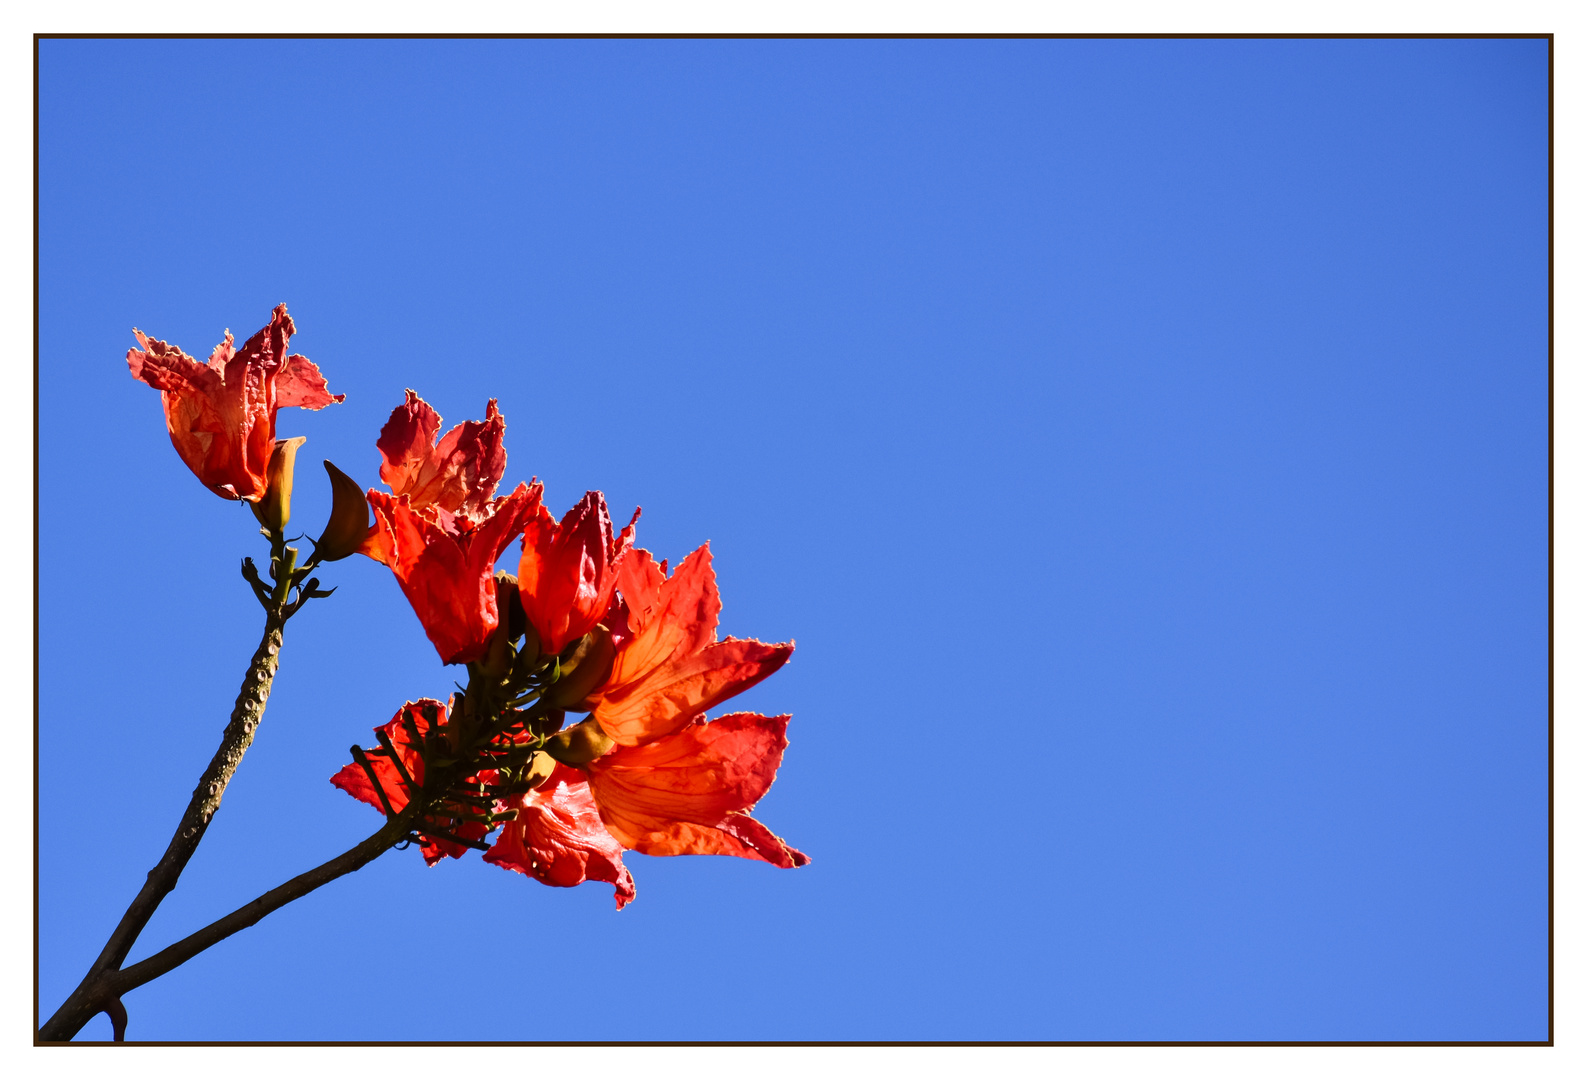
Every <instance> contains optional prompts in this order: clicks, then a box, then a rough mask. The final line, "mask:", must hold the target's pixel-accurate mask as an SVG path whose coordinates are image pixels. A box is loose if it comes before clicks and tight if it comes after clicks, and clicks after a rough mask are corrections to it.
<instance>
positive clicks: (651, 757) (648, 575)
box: [507, 545, 810, 868]
mask: <svg viewBox="0 0 1587 1080" xmlns="http://www.w3.org/2000/svg"><path fill="white" fill-rule="evenodd" d="M618 591H619V592H620V594H621V599H620V601H619V602H618V603H617V604H616V605H614V607H613V610H612V611H611V612H610V613H609V614H608V616H607V617H608V619H609V620H610V622H611V624H612V629H613V634H612V637H613V641H614V643H615V645H616V658H615V660H614V661H613V664H612V670H611V674H610V675H609V676H608V678H607V680H606V683H605V685H604V686H603V687H602V688H601V689H599V690H598V691H596V692H595V693H594V694H592V695H591V698H590V701H589V702H587V703H586V704H590V705H593V708H594V711H593V713H592V714H591V718H590V719H589V720H587V721H585V723H586V724H594V725H596V726H597V727H598V728H599V729H600V730H601V731H602V732H604V733H605V734H606V735H607V736H609V737H610V738H611V740H612V741H613V742H614V743H615V744H616V745H614V746H612V747H611V748H610V749H609V750H607V751H606V752H605V753H603V754H601V755H600V756H599V757H596V758H595V759H594V760H591V761H587V762H581V763H580V771H581V772H582V773H583V774H584V777H585V780H586V783H587V784H588V787H589V795H590V797H591V798H592V799H593V800H594V802H595V805H596V807H597V808H598V810H599V812H600V817H601V821H602V823H603V824H604V825H605V826H606V829H607V831H608V832H609V833H610V834H611V835H612V836H613V837H615V838H616V839H617V841H618V842H619V843H621V844H622V846H623V847H625V848H630V849H632V850H635V851H639V852H643V853H644V854H647V855H736V856H739V857H740V858H746V859H761V860H763V861H765V862H769V863H771V864H772V865H774V866H781V867H784V868H792V867H796V866H803V865H805V864H806V863H808V862H809V861H810V860H809V858H808V857H807V856H806V855H804V854H803V853H802V852H800V851H797V850H795V849H794V848H791V847H789V846H788V845H787V844H785V843H783V841H782V840H781V839H779V838H778V837H777V836H776V835H774V834H773V833H772V832H771V830H769V829H767V828H766V827H765V826H764V825H762V824H761V823H760V822H758V821H756V820H755V819H754V818H752V817H750V816H749V810H750V809H752V808H753V807H754V805H755V803H756V802H757V801H759V799H760V798H761V796H763V795H764V794H765V793H766V791H767V789H768V788H770V787H771V782H772V779H773V778H774V777H775V776H776V774H777V767H778V766H779V765H780V764H781V763H782V755H783V751H784V750H785V749H786V748H787V746H788V739H787V734H786V732H787V726H788V717H786V716H771V717H769V716H761V715H759V714H757V713H732V714H730V715H727V716H722V717H718V718H717V719H716V720H714V721H711V722H709V723H707V722H706V720H705V718H704V713H705V711H706V710H707V709H709V708H711V707H712V706H714V705H716V704H718V703H719V702H722V701H725V700H727V699H728V698H730V697H733V696H734V695H736V694H739V693H742V692H743V691H745V690H747V689H749V688H750V687H751V686H753V685H755V684H756V683H758V682H760V681H761V680H762V679H764V678H766V677H767V676H768V675H770V674H771V673H772V672H774V671H776V670H777V669H778V668H780V667H781V666H782V665H783V664H785V663H787V661H788V658H789V656H790V655H792V653H793V644H792V643H787V644H779V645H767V644H765V643H763V642H759V641H744V640H739V639H735V638H728V639H726V640H724V641H717V640H716V624H717V616H718V615H719V614H720V612H721V610H722V603H721V599H720V598H719V596H718V594H717V589H716V574H715V572H714V571H713V570H712V568H711V553H710V549H709V546H708V545H707V546H702V547H701V548H699V549H698V550H696V551H695V552H693V553H692V554H690V555H689V556H688V557H687V558H686V559H684V560H683V563H682V564H681V565H680V566H679V567H678V569H677V572H676V573H674V574H673V575H672V576H671V577H668V576H667V574H666V564H665V563H663V564H660V565H657V564H656V562H655V561H654V560H653V559H652V557H651V555H650V553H649V552H648V551H645V550H644V549H643V548H639V549H636V550H634V551H633V552H631V553H630V554H629V556H628V558H627V559H626V560H625V561H624V564H623V567H622V570H621V572H620V574H619V583H618ZM570 760H576V759H570ZM517 824H518V823H514V824H512V825H509V826H508V827H507V828H508V830H511V829H513V828H514V827H515V826H517Z"/></svg>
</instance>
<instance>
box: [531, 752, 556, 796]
mask: <svg viewBox="0 0 1587 1080" xmlns="http://www.w3.org/2000/svg"><path fill="white" fill-rule="evenodd" d="M556 767H557V762H556V759H555V758H553V757H552V756H551V755H550V754H548V753H546V752H545V751H544V750H536V751H535V752H534V756H533V757H531V758H530V759H529V768H528V769H527V770H526V771H525V772H524V776H523V778H524V783H526V784H528V785H529V790H530V791H533V790H534V789H535V788H537V787H539V786H540V785H541V784H543V783H545V782H546V781H547V780H549V779H550V778H551V773H552V770H554V769H555V768H556Z"/></svg>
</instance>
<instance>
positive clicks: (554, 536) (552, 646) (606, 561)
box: [518, 491, 639, 653]
mask: <svg viewBox="0 0 1587 1080" xmlns="http://www.w3.org/2000/svg"><path fill="white" fill-rule="evenodd" d="M638 520H639V511H638V510H635V511H634V517H633V519H632V520H630V521H629V523H628V527H627V528H625V529H624V530H623V531H622V532H621V533H620V534H618V535H617V536H613V535H612V519H611V516H610V515H609V514H608V513H607V510H606V498H605V496H603V495H602V494H601V493H600V492H598V491H587V492H585V493H584V498H582V499H580V500H579V501H578V503H577V504H576V505H574V507H573V508H572V509H571V510H569V511H568V512H567V513H566V514H564V515H563V517H562V521H561V522H560V523H558V522H557V521H555V520H554V519H553V518H552V517H551V513H550V511H548V510H546V509H545V508H544V507H543V506H542V507H540V508H539V510H538V511H537V512H536V513H535V515H534V516H533V517H532V518H531V519H530V520H529V521H528V523H527V524H526V525H525V527H524V534H523V555H522V556H521V557H520V559H519V561H518V595H519V598H520V599H521V600H522V601H523V606H524V614H525V615H526V616H527V617H528V619H529V622H530V623H531V624H532V625H533V626H534V628H535V631H536V633H538V634H539V635H540V644H541V648H542V649H544V650H545V651H546V652H548V653H553V652H561V651H562V648H563V646H565V645H567V644H568V642H570V641H576V640H578V639H579V638H581V637H583V636H584V635H585V634H587V633H589V632H590V631H591V630H592V629H594V628H595V624H596V623H598V622H600V621H601V617H602V616H603V615H605V614H606V610H607V608H609V607H610V606H611V602H612V594H613V593H614V592H615V591H616V589H617V581H618V573H619V570H620V568H621V564H622V562H623V557H624V555H626V554H627V553H628V550H629V548H630V547H632V545H633V541H634V522H635V521H638Z"/></svg>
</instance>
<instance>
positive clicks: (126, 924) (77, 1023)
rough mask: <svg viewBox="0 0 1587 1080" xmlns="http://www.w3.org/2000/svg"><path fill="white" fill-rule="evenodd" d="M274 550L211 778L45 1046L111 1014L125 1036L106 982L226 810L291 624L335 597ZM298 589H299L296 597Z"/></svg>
mask: <svg viewBox="0 0 1587 1080" xmlns="http://www.w3.org/2000/svg"><path fill="white" fill-rule="evenodd" d="M270 546H271V568H272V570H273V571H274V576H275V578H276V583H275V587H274V588H273V589H270V588H267V587H265V586H264V584H263V583H262V582H260V581H259V578H258V574H257V572H256V571H254V570H253V564H252V561H251V560H245V561H244V570H243V574H244V576H245V577H247V578H248V579H249V582H250V584H252V585H253V587H254V591H255V593H256V594H257V595H258V596H259V602H260V604H261V605H262V606H263V607H264V609H265V628H264V636H263V637H262V638H261V639H260V641H259V648H258V649H256V650H254V654H253V661H252V663H250V664H249V665H248V673H247V674H246V675H244V676H243V680H242V689H241V690H239V691H238V692H237V702H236V704H235V705H234V706H233V707H232V710H231V721H230V722H229V723H228V724H227V725H226V731H225V734H223V735H222V736H221V741H220V749H218V750H216V751H215V756H214V757H213V758H211V759H210V762H209V768H207V769H205V770H204V775H203V776H202V777H200V778H199V781H198V787H196V788H195V789H194V790H193V798H192V799H191V800H190V801H189V802H188V804H187V811H186V812H185V813H184V814H183V815H182V822H181V824H180V825H178V826H177V828H176V835H174V836H172V837H171V842H170V844H169V845H167V846H166V849H165V854H164V855H162V856H161V857H160V861H159V862H158V863H156V864H155V866H154V869H153V870H150V871H149V874H148V877H147V878H146V879H145V880H144V883H143V888H141V889H139V890H138V895H137V896H136V897H134V898H133V901H132V904H131V906H130V907H128V908H127V912H126V914H125V915H123V916H122V917H121V921H120V922H119V923H117V924H116V929H115V930H114V931H112V932H111V935H110V940H109V941H107V942H105V947H104V949H103V950H101V952H100V954H99V958H98V959H97V960H95V961H94V963H93V966H92V967H90V968H89V969H88V974H87V975H85V976H83V981H82V982H81V983H79V984H78V987H77V989H76V990H73V991H72V994H71V996H70V997H68V998H67V999H66V1001H65V1003H64V1004H62V1005H61V1007H60V1008H59V1009H57V1010H56V1012H55V1015H54V1016H52V1017H50V1019H49V1020H48V1021H47V1022H46V1023H45V1024H44V1026H43V1027H41V1028H40V1029H39V1039H40V1041H43V1042H59V1041H64V1040H67V1039H70V1038H71V1037H72V1036H73V1035H76V1034H77V1033H78V1032H79V1031H81V1030H82V1028H83V1025H84V1024H86V1023H88V1021H89V1020H92V1019H93V1018H94V1015H95V1014H96V1013H99V1012H104V1011H109V1012H110V1013H111V1019H112V1022H113V1023H114V1024H115V1027H116V1030H117V1038H118V1039H119V1038H120V1032H121V1030H123V1029H124V1028H125V1027H126V1020H125V1013H124V1012H122V1011H121V1005H120V1002H119V1001H118V1000H117V995H116V994H114V993H106V985H107V984H106V982H105V980H104V978H103V976H105V975H106V974H107V973H111V972H115V971H116V969H118V968H120V966H121V963H122V961H124V960H126V958H127V954H128V953H129V952H130V951H131V950H132V946H133V944H134V943H135V942H136V941H137V940H138V935H139V934H141V933H142V932H143V928H144V927H145V926H147V925H148V924H149V920H150V919H151V918H153V917H154V912H155V909H156V908H158V907H159V906H160V902H161V901H162V900H164V899H165V898H166V896H167V895H168V894H169V893H170V892H171V890H172V889H174V888H176V882H177V879H178V878H179V877H181V876H182V870H183V869H184V868H185V867H186V866H187V863H188V860H189V859H191V858H192V857H193V852H194V851H195V850H197V848H198V844H199V841H200V840H202V839H203V838H204V832H205V830H207V829H208V828H209V823H210V821H211V820H212V819H213V818H214V817H215V811H216V810H218V809H219V808H220V800H221V796H222V795H224V794H225V793H226V785H227V784H229V783H230V782H231V778H232V774H233V773H235V772H236V771H237V765H238V763H240V762H241V761H242V756H243V754H244V753H246V752H247V750H248V747H249V745H251V744H252V743H253V737H254V732H255V731H256V730H258V727H259V721H260V720H261V719H263V717H264V710H265V703H266V702H267V701H269V700H270V684H271V683H272V682H273V681H274V679H275V674H276V668H277V666H278V665H279V663H280V655H281V637H282V630H283V628H284V627H285V626H286V622H287V620H288V619H290V618H291V617H292V616H293V614H294V613H296V611H297V610H298V608H299V607H301V606H302V605H303V603H304V602H305V601H306V600H307V599H308V598H309V597H310V596H325V595H329V594H328V593H321V592H316V591H314V589H313V585H314V584H315V583H314V582H312V581H311V582H309V583H308V586H306V587H305V586H302V579H303V577H305V576H306V575H307V574H308V572H309V570H310V569H311V568H312V566H313V562H312V561H311V562H310V565H309V566H308V567H305V568H303V569H302V570H298V569H297V550H296V549H294V548H289V547H287V546H286V545H285V542H284V540H283V537H282V535H281V533H280V532H276V533H275V534H273V535H272V536H271V545H270ZM294 589H297V590H298V595H297V596H296V598H295V599H294V598H293V591H294ZM118 1015H119V1017H120V1019H119V1020H118Z"/></svg>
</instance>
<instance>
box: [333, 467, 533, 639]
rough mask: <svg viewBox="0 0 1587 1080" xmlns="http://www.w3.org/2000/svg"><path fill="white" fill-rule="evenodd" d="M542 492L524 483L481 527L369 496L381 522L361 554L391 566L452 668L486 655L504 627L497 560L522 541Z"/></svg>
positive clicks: (375, 493)
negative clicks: (526, 522) (492, 637)
mask: <svg viewBox="0 0 1587 1080" xmlns="http://www.w3.org/2000/svg"><path fill="white" fill-rule="evenodd" d="M541 490H542V489H541V486H540V485H539V484H535V485H534V486H533V487H530V486H529V485H527V484H519V485H518V487H517V488H516V489H514V490H513V492H512V494H511V495H507V496H503V497H502V498H500V499H496V500H495V501H494V502H493V503H491V504H490V506H489V507H488V509H487V511H486V513H487V516H486V518H485V520H484V522H483V523H482V524H481V525H480V526H479V527H478V528H476V529H472V530H466V529H461V528H460V527H459V524H458V523H459V522H460V521H462V519H452V518H450V516H447V524H442V523H441V521H440V520H439V519H440V517H441V515H444V514H445V512H444V511H439V510H438V509H437V508H435V507H430V508H428V509H426V510H422V511H421V510H418V509H415V508H414V506H413V505H412V504H411V503H410V502H409V499H408V497H407V496H406V495H403V496H397V497H393V496H390V495H386V494H384V493H383V492H379V491H374V490H370V491H369V492H368V493H367V494H366V496H365V497H366V498H367V499H368V500H369V505H370V506H371V507H373V508H374V511H375V524H374V526H373V527H372V528H371V529H370V532H369V535H368V536H367V537H366V538H365V540H364V542H363V544H362V545H361V546H360V547H359V551H361V552H362V553H363V554H365V555H368V556H369V557H370V558H372V559H375V560H376V561H378V562H383V563H385V564H386V565H387V566H389V567H391V570H392V573H394V574H395V575H396V576H397V581H398V583H399V584H400V585H401V586H402V594H403V595H404V596H406V597H407V598H408V603H409V604H410V605H412V607H413V612H414V614H415V615H417V616H418V617H419V622H420V624H421V625H423V627H424V632H425V635H426V636H427V637H428V638H429V639H430V643H431V644H432V645H434V646H435V650H436V652H438V653H440V655H441V660H442V662H443V663H447V664H466V663H469V662H471V661H473V660H478V659H479V658H480V657H481V656H483V655H484V653H485V649H486V647H487V646H488V645H489V643H490V635H491V633H492V632H494V631H495V629H496V626H497V621H498V612H497V610H496V582H495V579H494V577H493V576H492V575H493V572H494V568H495V565H496V560H497V559H499V558H500V557H501V553H502V552H503V551H505V550H506V549H507V547H508V545H510V544H511V543H512V542H513V539H514V538H515V537H517V535H518V532H519V530H521V529H522V528H523V523H524V520H525V519H526V518H528V517H529V516H530V515H531V514H532V513H533V512H534V510H535V509H536V508H537V507H538V506H539V504H540V493H541Z"/></svg>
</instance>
